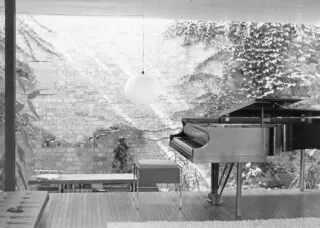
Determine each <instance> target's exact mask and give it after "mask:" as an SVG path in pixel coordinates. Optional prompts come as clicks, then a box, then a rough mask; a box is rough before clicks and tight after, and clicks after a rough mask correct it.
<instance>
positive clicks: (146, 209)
mask: <svg viewBox="0 0 320 228" xmlns="http://www.w3.org/2000/svg"><path fill="white" fill-rule="evenodd" d="M134 198H135V193H132V192H106V193H50V200H49V202H48V204H47V207H46V208H45V210H44V212H43V215H42V217H41V220H40V226H39V227H40V228H54V227H59V228H60V227H64V228H69V227H77V228H87V227H88V228H90V227H91V228H97V227H107V223H108V222H128V221H132V222H133V221H206V220H234V219H235V192H233V191H227V192H225V196H224V198H223V201H224V203H223V205H222V206H213V205H212V204H211V203H209V202H208V201H207V200H206V198H207V193H204V192H183V205H182V211H179V209H178V194H177V193H175V192H143V193H140V197H139V202H140V207H139V210H136V208H135V200H134ZM241 209H242V219H272V218H300V217H320V191H319V190H318V191H306V192H299V191H297V190H270V191H267V190H250V191H249V190H247V191H243V198H242V202H241Z"/></svg>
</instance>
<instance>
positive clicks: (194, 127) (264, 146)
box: [169, 99, 320, 218]
mask: <svg viewBox="0 0 320 228" xmlns="http://www.w3.org/2000/svg"><path fill="white" fill-rule="evenodd" d="M299 101H301V99H255V100H252V101H249V102H247V103H244V104H242V105H239V106H237V107H235V108H232V109H229V110H226V111H224V112H222V113H220V114H219V115H218V116H217V117H213V118H183V119H182V124H183V128H182V130H181V132H179V133H178V134H174V135H170V142H169V145H170V146H171V147H172V148H174V149H175V150H177V151H178V152H179V153H180V154H182V155H183V156H184V157H185V158H187V159H188V160H190V161H191V162H194V163H211V193H210V194H209V198H210V199H211V200H212V202H213V203H214V204H217V205H218V204H220V203H221V195H222V192H223V189H224V187H225V184H226V183H227V180H228V178H229V175H230V173H231V170H232V168H233V166H234V164H236V165H237V196H236V197H237V200H236V217H237V218H239V217H241V212H240V200H241V183H242V181H241V171H242V166H243V164H244V163H245V162H263V161H266V159H267V157H268V156H277V155H279V154H280V153H281V152H285V151H291V150H298V149H299V150H301V162H300V169H301V172H300V173H301V176H300V190H301V191H303V189H304V182H303V180H304V176H303V173H304V154H305V153H304V150H305V149H320V117H319V116H320V110H306V109H294V108H288V106H289V105H292V104H294V103H296V102H299ZM220 163H224V164H225V167H224V170H223V172H222V174H221V175H219V164H220ZM219 176H221V177H220V179H219ZM219 189H220V193H218V192H219Z"/></svg>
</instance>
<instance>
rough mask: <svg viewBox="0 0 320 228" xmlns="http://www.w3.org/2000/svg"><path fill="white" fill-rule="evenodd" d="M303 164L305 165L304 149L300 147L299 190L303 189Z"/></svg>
mask: <svg viewBox="0 0 320 228" xmlns="http://www.w3.org/2000/svg"><path fill="white" fill-rule="evenodd" d="M304 165H305V150H304V149H301V155H300V191H301V192H303V191H304Z"/></svg>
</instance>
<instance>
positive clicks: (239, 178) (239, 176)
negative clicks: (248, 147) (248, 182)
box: [236, 163, 243, 219]
mask: <svg viewBox="0 0 320 228" xmlns="http://www.w3.org/2000/svg"><path fill="white" fill-rule="evenodd" d="M242 166H243V164H242V163H237V193H236V219H241V206H240V203H241V185H242Z"/></svg>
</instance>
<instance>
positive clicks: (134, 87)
mask: <svg viewBox="0 0 320 228" xmlns="http://www.w3.org/2000/svg"><path fill="white" fill-rule="evenodd" d="M124 94H125V97H126V98H127V99H128V100H129V101H131V102H132V103H134V104H152V103H154V102H155V101H156V100H157V98H158V97H159V94H160V86H159V83H158V80H157V78H155V77H152V76H149V75H145V74H142V75H136V76H132V77H130V78H129V79H128V81H127V83H126V85H125V88H124Z"/></svg>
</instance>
